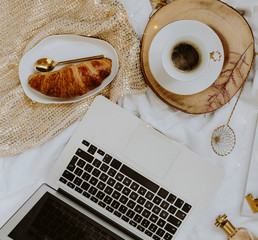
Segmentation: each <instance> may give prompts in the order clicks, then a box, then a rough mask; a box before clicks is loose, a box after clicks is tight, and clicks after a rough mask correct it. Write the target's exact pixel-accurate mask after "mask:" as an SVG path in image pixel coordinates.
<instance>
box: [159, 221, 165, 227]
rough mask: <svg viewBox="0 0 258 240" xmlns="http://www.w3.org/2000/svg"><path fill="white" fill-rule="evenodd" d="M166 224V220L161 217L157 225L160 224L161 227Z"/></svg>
mask: <svg viewBox="0 0 258 240" xmlns="http://www.w3.org/2000/svg"><path fill="white" fill-rule="evenodd" d="M165 224H166V222H165V221H164V220H162V219H159V220H158V222H157V225H158V226H160V227H164V226H165Z"/></svg>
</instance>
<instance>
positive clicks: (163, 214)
mask: <svg viewBox="0 0 258 240" xmlns="http://www.w3.org/2000/svg"><path fill="white" fill-rule="evenodd" d="M159 216H160V217H162V218H163V219H166V218H167V216H168V213H167V212H165V211H164V210H162V211H161V213H160V214H159Z"/></svg>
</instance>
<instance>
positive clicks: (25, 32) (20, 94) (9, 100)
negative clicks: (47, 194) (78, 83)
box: [0, 0, 147, 160]
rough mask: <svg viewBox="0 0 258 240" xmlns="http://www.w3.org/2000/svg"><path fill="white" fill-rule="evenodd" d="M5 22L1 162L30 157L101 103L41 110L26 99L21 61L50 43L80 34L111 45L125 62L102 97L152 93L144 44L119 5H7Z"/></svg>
mask: <svg viewBox="0 0 258 240" xmlns="http://www.w3.org/2000/svg"><path fill="white" fill-rule="evenodd" d="M50 6H54V7H50ZM15 9H16V10H15ZM17 9H18V10H17ZM10 16H11V17H10ZM0 18H1V19H4V22H2V24H1V31H0V39H1V41H0V48H1V51H0V85H1V89H0V109H1V110H0V155H1V156H8V155H13V154H18V153H21V152H24V151H25V150H27V149H30V148H32V147H35V146H37V145H39V144H42V143H45V142H46V141H48V140H50V139H52V138H53V137H55V136H57V135H58V134H60V133H61V132H62V131H63V130H65V129H66V128H67V127H68V126H70V125H71V124H73V123H74V122H76V121H78V120H80V119H81V118H82V116H83V115H84V114H85V112H86V111H87V109H88V108H89V106H90V104H91V102H92V101H93V99H94V98H95V96H92V97H89V98H87V99H84V100H82V101H80V102H77V103H69V104H40V103H37V102H33V101H31V100H30V99H29V98H28V97H27V96H26V95H25V93H24V91H23V88H22V86H21V84H20V80H19V74H18V65H19V62H20V59H21V58H22V56H23V55H24V54H25V53H26V52H28V51H29V50H30V49H31V48H33V47H34V46H35V45H37V44H38V43H39V42H41V41H42V40H43V39H45V38H46V37H49V36H51V35H59V34H77V35H82V36H87V37H94V38H99V39H102V40H105V41H107V42H109V43H110V44H111V45H112V46H113V47H114V48H115V50H116V52H117V54H118V56H119V71H118V73H117V75H116V77H115V79H114V80H113V81H112V82H111V83H110V84H109V85H108V86H106V87H105V88H104V89H103V90H102V91H101V92H100V93H99V94H102V95H104V96H106V97H108V98H110V99H111V100H112V101H114V102H116V101H117V100H118V98H119V97H120V96H122V95H125V94H140V93H143V92H145V91H146V89H147V85H146V83H145V81H144V78H143V76H142V72H141V68H140V39H139V37H138V36H137V34H136V32H135V31H134V29H133V27H132V26H131V25H130V23H129V21H128V18H127V13H126V11H125V9H124V7H123V5H122V4H121V3H119V2H118V1H116V0H114V1H113V0H84V1H82V0H45V1H17V0H2V1H1V2H0ZM35 160H36V159H35Z"/></svg>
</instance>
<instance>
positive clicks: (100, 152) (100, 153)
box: [97, 149, 105, 156]
mask: <svg viewBox="0 0 258 240" xmlns="http://www.w3.org/2000/svg"><path fill="white" fill-rule="evenodd" d="M97 153H98V154H99V155H101V156H104V155H105V152H104V151H102V150H101V149H98V151H97Z"/></svg>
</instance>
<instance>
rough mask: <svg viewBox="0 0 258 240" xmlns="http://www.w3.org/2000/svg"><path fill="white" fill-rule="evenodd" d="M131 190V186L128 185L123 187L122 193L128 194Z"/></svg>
mask: <svg viewBox="0 0 258 240" xmlns="http://www.w3.org/2000/svg"><path fill="white" fill-rule="evenodd" d="M130 192H131V190H130V189H129V188H127V187H124V188H123V191H122V193H123V194H124V195H126V196H128V195H129V193H130Z"/></svg>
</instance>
